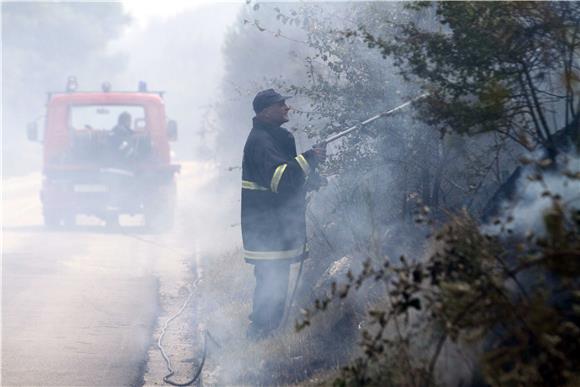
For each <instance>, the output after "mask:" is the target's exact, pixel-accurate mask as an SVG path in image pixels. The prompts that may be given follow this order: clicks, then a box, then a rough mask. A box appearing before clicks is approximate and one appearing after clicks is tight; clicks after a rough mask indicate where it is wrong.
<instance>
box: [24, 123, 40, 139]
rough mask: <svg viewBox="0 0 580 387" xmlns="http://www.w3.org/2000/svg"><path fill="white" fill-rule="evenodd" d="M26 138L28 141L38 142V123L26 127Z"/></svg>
mask: <svg viewBox="0 0 580 387" xmlns="http://www.w3.org/2000/svg"><path fill="white" fill-rule="evenodd" d="M26 136H27V137H28V141H38V125H37V124H36V122H31V123H29V124H28V125H27V126H26Z"/></svg>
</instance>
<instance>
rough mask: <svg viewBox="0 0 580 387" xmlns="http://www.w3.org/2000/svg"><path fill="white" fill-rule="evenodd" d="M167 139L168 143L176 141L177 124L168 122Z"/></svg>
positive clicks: (172, 121) (173, 121) (171, 121)
mask: <svg viewBox="0 0 580 387" xmlns="http://www.w3.org/2000/svg"><path fill="white" fill-rule="evenodd" d="M167 137H168V138H169V141H177V122H176V121H175V120H169V122H168V123H167Z"/></svg>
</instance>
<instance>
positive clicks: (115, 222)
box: [105, 214, 121, 229]
mask: <svg viewBox="0 0 580 387" xmlns="http://www.w3.org/2000/svg"><path fill="white" fill-rule="evenodd" d="M105 225H106V227H107V228H108V229H117V228H119V227H121V225H120V224H119V215H117V214H109V215H107V217H106V218H105Z"/></svg>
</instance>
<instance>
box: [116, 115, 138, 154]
mask: <svg viewBox="0 0 580 387" xmlns="http://www.w3.org/2000/svg"><path fill="white" fill-rule="evenodd" d="M132 121H133V118H132V117H131V114H129V113H128V112H122V113H121V114H119V117H117V124H116V125H115V126H114V127H113V128H112V129H111V145H112V147H113V149H114V152H116V153H117V156H119V155H122V156H123V157H124V158H126V157H127V153H128V152H129V151H130V149H129V142H130V140H131V138H132V136H133V134H134V133H135V132H134V131H133V129H131V122H132Z"/></svg>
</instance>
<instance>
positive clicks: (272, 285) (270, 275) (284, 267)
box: [250, 261, 290, 334]
mask: <svg viewBox="0 0 580 387" xmlns="http://www.w3.org/2000/svg"><path fill="white" fill-rule="evenodd" d="M254 275H255V277H256V289H255V291H254V305H253V310H252V314H251V315H250V320H251V321H252V329H254V330H258V331H261V332H262V333H263V334H266V333H268V332H270V331H272V330H274V329H276V328H277V327H278V325H280V321H282V317H283V315H284V309H285V306H286V295H287V293H288V278H289V276H290V263H289V262H288V261H284V262H280V261H273V262H272V261H266V262H258V263H256V264H255V266H254Z"/></svg>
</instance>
